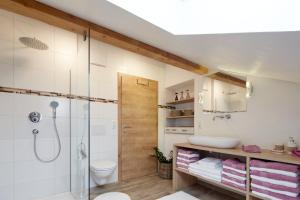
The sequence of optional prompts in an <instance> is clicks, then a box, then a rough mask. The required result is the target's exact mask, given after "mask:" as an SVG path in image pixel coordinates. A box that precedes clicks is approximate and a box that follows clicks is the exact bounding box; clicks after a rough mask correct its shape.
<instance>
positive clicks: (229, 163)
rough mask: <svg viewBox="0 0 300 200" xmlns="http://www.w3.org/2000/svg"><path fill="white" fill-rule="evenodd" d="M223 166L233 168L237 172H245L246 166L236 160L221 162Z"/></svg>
mask: <svg viewBox="0 0 300 200" xmlns="http://www.w3.org/2000/svg"><path fill="white" fill-rule="evenodd" d="M223 166H227V167H230V168H234V169H237V170H242V171H245V170H246V164H245V163H242V162H240V161H239V160H238V159H227V160H224V161H223Z"/></svg>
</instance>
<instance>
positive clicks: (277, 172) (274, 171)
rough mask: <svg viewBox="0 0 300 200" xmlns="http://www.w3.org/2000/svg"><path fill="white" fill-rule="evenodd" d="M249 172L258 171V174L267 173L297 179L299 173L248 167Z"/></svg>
mask: <svg viewBox="0 0 300 200" xmlns="http://www.w3.org/2000/svg"><path fill="white" fill-rule="evenodd" d="M250 170H251V171H254V170H255V171H260V172H269V173H273V174H280V175H284V176H291V177H298V176H299V173H295V172H288V171H283V170H277V169H268V168H261V167H250Z"/></svg>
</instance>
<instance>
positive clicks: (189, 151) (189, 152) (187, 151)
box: [178, 148, 198, 154]
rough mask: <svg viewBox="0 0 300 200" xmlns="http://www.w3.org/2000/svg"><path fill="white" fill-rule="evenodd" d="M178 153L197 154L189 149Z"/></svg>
mask: <svg viewBox="0 0 300 200" xmlns="http://www.w3.org/2000/svg"><path fill="white" fill-rule="evenodd" d="M178 152H179V153H183V154H198V153H197V151H195V150H190V149H182V148H180V149H178Z"/></svg>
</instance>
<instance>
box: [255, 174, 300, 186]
mask: <svg viewBox="0 0 300 200" xmlns="http://www.w3.org/2000/svg"><path fill="white" fill-rule="evenodd" d="M250 177H251V178H252V179H256V180H259V181H263V182H266V183H272V184H275V185H282V186H286V187H291V188H297V187H299V183H298V184H297V183H292V182H288V181H279V180H274V179H270V178H264V177H260V176H255V175H251V176H250Z"/></svg>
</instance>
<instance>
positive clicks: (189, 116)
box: [167, 115, 194, 119]
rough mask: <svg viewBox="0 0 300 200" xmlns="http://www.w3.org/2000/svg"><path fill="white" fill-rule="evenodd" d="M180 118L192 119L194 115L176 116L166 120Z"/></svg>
mask: <svg viewBox="0 0 300 200" xmlns="http://www.w3.org/2000/svg"><path fill="white" fill-rule="evenodd" d="M182 118H194V115H188V116H176V117H171V116H170V117H167V119H182Z"/></svg>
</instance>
